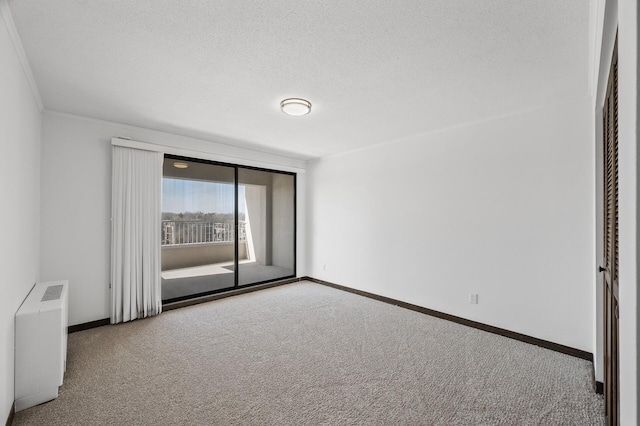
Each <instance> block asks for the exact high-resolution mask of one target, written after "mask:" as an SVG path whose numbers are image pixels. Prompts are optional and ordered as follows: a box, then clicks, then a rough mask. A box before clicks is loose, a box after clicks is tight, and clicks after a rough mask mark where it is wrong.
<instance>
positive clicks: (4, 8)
mask: <svg viewBox="0 0 640 426" xmlns="http://www.w3.org/2000/svg"><path fill="white" fill-rule="evenodd" d="M0 15H2V19H3V20H4V24H5V26H6V27H7V32H8V33H9V37H10V38H11V42H12V43H13V48H14V49H15V51H16V55H18V60H19V61H20V65H21V66H22V71H23V72H24V76H25V78H26V79H27V82H28V83H29V87H30V88H31V93H32V94H33V98H34V100H35V101H36V105H37V106H38V110H39V111H40V112H43V111H44V104H43V103H42V98H41V97H40V91H39V90H38V85H37V84H36V80H35V78H33V72H32V71H31V66H30V65H29V61H28V60H27V55H26V53H25V52H24V47H23V46H22V41H21V40H20V36H19V35H18V30H17V29H16V24H15V22H14V21H13V15H12V14H11V9H10V8H9V3H8V1H7V0H0Z"/></svg>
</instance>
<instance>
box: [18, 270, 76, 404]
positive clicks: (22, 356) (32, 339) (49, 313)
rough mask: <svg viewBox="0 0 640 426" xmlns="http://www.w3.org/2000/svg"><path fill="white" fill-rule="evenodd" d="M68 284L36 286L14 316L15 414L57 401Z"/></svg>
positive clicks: (64, 360) (63, 365)
mask: <svg viewBox="0 0 640 426" xmlns="http://www.w3.org/2000/svg"><path fill="white" fill-rule="evenodd" d="M68 300H69V282H68V281H52V282H44V283H37V284H36V285H35V286H33V289H31V292H30V293H29V295H28V296H27V298H26V299H25V300H24V302H22V305H21V306H20V308H19V309H18V312H16V323H15V324H16V326H15V350H16V352H15V404H16V408H15V409H16V411H20V410H24V409H25V408H29V407H33V406H35V405H38V404H42V403H43V402H47V401H50V400H52V399H55V398H57V397H58V387H59V386H62V379H63V377H64V372H65V369H66V363H67V326H68V323H69V319H68V315H69V310H68Z"/></svg>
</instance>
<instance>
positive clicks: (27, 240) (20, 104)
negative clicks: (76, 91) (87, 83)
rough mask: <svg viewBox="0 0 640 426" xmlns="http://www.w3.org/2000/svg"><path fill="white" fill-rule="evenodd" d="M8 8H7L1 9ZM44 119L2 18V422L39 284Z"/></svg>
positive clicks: (0, 18) (11, 401)
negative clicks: (25, 318)
mask: <svg viewBox="0 0 640 426" xmlns="http://www.w3.org/2000/svg"><path fill="white" fill-rule="evenodd" d="M0 6H2V5H0ZM41 128H42V116H41V114H40V112H39V110H38V106H37V104H36V102H35V98H34V96H33V94H32V92H31V89H30V87H29V83H28V82H27V79H26V77H25V74H24V72H23V69H22V67H21V64H20V61H19V59H18V56H17V54H16V50H15V49H14V46H13V44H12V41H11V38H10V36H9V32H8V29H7V26H6V25H5V21H4V20H3V19H2V17H1V16H0V146H1V147H2V160H3V161H2V167H0V182H2V184H1V185H0V199H1V200H2V207H1V208H0V224H2V244H0V271H2V278H0V292H2V296H1V297H0V423H2V424H4V422H5V421H6V419H7V417H8V416H9V412H10V410H11V405H12V404H13V399H14V381H13V374H14V356H13V349H14V333H13V332H14V315H15V312H16V311H17V310H18V307H20V304H21V303H22V301H23V300H24V298H25V297H26V296H27V294H29V291H30V290H31V288H32V287H33V285H34V284H35V283H36V281H37V280H38V268H39V260H40V256H39V248H40V246H39V231H40V227H39V225H40V221H39V217H40V146H41V136H40V135H41Z"/></svg>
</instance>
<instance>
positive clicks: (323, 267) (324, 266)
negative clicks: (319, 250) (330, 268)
mask: <svg viewBox="0 0 640 426" xmlns="http://www.w3.org/2000/svg"><path fill="white" fill-rule="evenodd" d="M322 270H323V271H326V270H327V264H326V263H325V264H324V265H322Z"/></svg>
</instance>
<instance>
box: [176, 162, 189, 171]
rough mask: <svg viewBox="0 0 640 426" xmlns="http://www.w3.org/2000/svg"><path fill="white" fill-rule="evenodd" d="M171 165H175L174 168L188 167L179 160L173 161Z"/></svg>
mask: <svg viewBox="0 0 640 426" xmlns="http://www.w3.org/2000/svg"><path fill="white" fill-rule="evenodd" d="M173 167H175V168H176V169H186V168H187V167H189V165H188V164H187V163H183V162H181V161H176V162H175V163H173Z"/></svg>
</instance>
